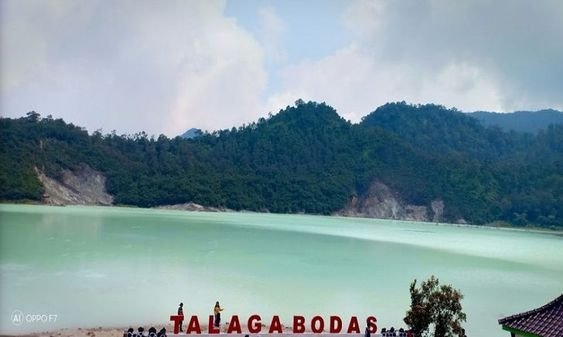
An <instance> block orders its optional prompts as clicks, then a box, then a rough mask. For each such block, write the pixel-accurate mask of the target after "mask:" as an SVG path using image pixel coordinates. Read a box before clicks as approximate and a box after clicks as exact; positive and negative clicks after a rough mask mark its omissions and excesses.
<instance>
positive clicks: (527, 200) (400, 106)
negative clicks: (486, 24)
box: [0, 102, 563, 228]
mask: <svg viewBox="0 0 563 337" xmlns="http://www.w3.org/2000/svg"><path fill="white" fill-rule="evenodd" d="M0 129H1V134H0V155H1V157H2V160H1V161H0V186H1V187H2V188H1V190H0V198H1V199H2V200H41V198H42V197H43V187H42V185H41V183H40V181H39V180H38V177H37V171H40V172H44V173H45V174H46V175H47V176H50V177H53V178H55V179H57V178H60V176H61V175H62V174H63V172H64V170H68V169H70V170H73V169H77V168H78V167H80V165H83V164H86V165H88V166H90V167H92V168H94V169H96V170H98V171H100V172H102V173H104V175H105V176H106V177H107V182H106V185H107V190H108V192H109V193H110V194H112V195H113V197H114V203H115V204H122V205H136V206H141V207H152V206H158V205H171V204H179V203H186V202H194V203H198V204H202V205H205V206H213V207H225V208H230V209H234V210H242V209H245V210H255V211H270V212H279V213H297V212H305V213H311V214H333V213H334V212H337V211H339V210H341V209H342V208H344V206H345V205H346V204H347V203H348V202H349V201H350V200H351V198H353V197H361V196H364V195H367V194H369V193H370V192H369V190H370V186H373V183H374V182H379V183H382V184H385V185H386V186H389V188H390V189H392V191H394V193H396V194H397V195H398V196H399V197H400V199H401V200H403V201H404V202H405V203H409V204H413V205H429V204H430V203H431V202H432V201H435V200H440V201H443V204H444V205H445V207H444V214H443V219H444V220H445V221H459V220H460V219H464V220H465V221H468V222H470V223H474V224H485V223H490V222H493V221H497V220H502V221H506V222H510V223H511V224H513V225H516V226H527V225H536V226H544V227H552V228H563V126H562V125H552V126H549V127H548V128H547V129H546V130H544V131H540V132H538V133H537V134H535V135H534V134H529V133H518V132H504V131H501V130H500V129H499V128H488V127H485V126H483V125H482V124H481V123H479V122H478V121H477V120H476V119H474V118H471V117H470V116H468V115H465V114H463V113H460V112H458V111H456V110H448V109H445V108H444V107H441V106H437V105H422V106H419V105H417V106H413V105H408V104H405V103H390V104H386V105H384V106H382V107H380V108H378V109H377V110H376V111H374V112H373V113H371V114H369V115H367V116H366V117H364V119H363V120H362V122H361V123H359V124H351V123H350V122H348V121H346V120H344V119H342V118H341V117H340V116H339V115H338V114H337V113H336V111H335V110H334V109H333V108H331V107H330V106H328V105H326V104H324V103H321V104H318V103H314V102H308V103H304V102H299V103H297V104H296V106H293V107H287V108H286V109H284V110H282V111H280V112H279V113H278V114H276V115H273V116H270V117H268V118H261V119H259V120H258V121H257V122H255V123H252V124H250V125H245V126H242V127H239V128H232V129H230V130H221V131H215V132H213V133H203V134H201V135H199V136H197V137H195V138H192V139H184V138H182V137H176V138H173V139H169V138H167V137H165V136H159V137H158V138H154V137H148V136H147V135H146V134H145V133H139V134H135V135H129V136H119V135H116V134H107V135H104V134H101V133H98V132H95V133H93V134H92V135H88V133H87V132H86V131H84V130H83V129H82V128H80V127H77V126H74V125H72V124H67V123H65V122H64V121H62V120H60V119H52V118H50V117H48V118H41V116H39V115H38V114H37V113H34V112H32V113H29V114H28V115H27V117H24V118H19V119H8V118H2V119H1V120H0ZM36 169H37V171H36Z"/></svg>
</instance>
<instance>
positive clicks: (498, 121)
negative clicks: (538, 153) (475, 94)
mask: <svg viewBox="0 0 563 337" xmlns="http://www.w3.org/2000/svg"><path fill="white" fill-rule="evenodd" d="M468 115H470V116H471V117H474V118H476V119H478V120H479V121H480V122H481V123H483V125H485V126H498V127H500V128H501V129H503V130H505V131H511V130H513V131H519V132H530V133H537V132H538V131H540V130H545V129H547V127H548V126H549V125H552V124H563V112H561V111H557V110H552V109H549V110H540V111H516V112H514V113H495V112H487V111H476V112H472V113H470V114H468Z"/></svg>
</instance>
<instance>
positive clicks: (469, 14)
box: [343, 0, 563, 110]
mask: <svg viewBox="0 0 563 337" xmlns="http://www.w3.org/2000/svg"><path fill="white" fill-rule="evenodd" d="M352 14H355V15H352ZM343 20H344V23H345V24H346V26H347V27H348V28H349V30H350V32H351V33H353V34H354V35H355V39H356V43H357V44H358V45H361V46H362V48H363V49H364V50H365V52H366V53H368V54H370V55H372V56H374V57H375V58H377V59H378V60H380V61H383V62H384V63H385V64H394V65H397V66H399V65H400V66H405V67H413V68H414V69H416V71H417V72H419V73H420V75H424V76H427V78H428V81H429V82H432V81H435V80H438V79H439V78H440V77H441V78H442V81H445V80H447V78H445V77H443V76H444V75H443V74H444V73H447V72H454V73H457V74H458V75H459V76H463V77H465V78H467V77H469V78H472V79H473V80H472V81H473V82H475V83H476V84H477V83H479V85H480V86H482V85H485V86H484V87H481V88H474V90H473V93H475V92H477V91H476V90H479V91H481V92H482V93H483V94H484V95H485V97H484V98H483V100H484V101H488V100H491V99H492V101H495V102H497V103H499V104H500V106H499V105H494V104H493V105H491V106H490V107H488V109H494V108H495V106H496V108H500V109H502V110H513V109H537V108H544V107H556V108H557V107H559V108H561V107H563V98H562V96H561V92H563V64H562V63H561V60H562V59H563V2H561V1H559V0H546V1H536V2H530V1H527V0H499V1H492V2H491V1H488V0H461V1H450V0H420V1H387V0H374V1H367V0H359V1H356V2H353V3H351V5H350V8H349V10H348V11H347V12H346V14H345V15H344V16H343ZM452 65H455V66H453V67H454V68H452ZM456 68H457V70H454V69H456ZM470 69H471V70H470ZM433 78H434V79H433ZM456 79H457V77H455V78H451V79H450V85H451V86H456V85H457V82H455V81H454V80H456ZM480 79H481V80H480ZM493 86H494V87H493ZM485 89H487V92H485ZM449 92H450V91H449V90H447V91H445V92H444V94H443V95H435V94H434V95H432V94H431V93H430V95H428V96H425V97H428V98H429V99H430V98H432V99H438V100H439V101H440V102H444V101H450V100H451V98H452V97H451V96H448V94H449ZM493 96H494V97H493ZM454 97H455V96H454ZM467 97H468V98H466V99H463V97H461V98H460V99H461V100H460V101H459V103H457V104H456V105H459V106H460V107H461V108H464V109H466V110H469V109H472V107H473V106H476V105H484V104H482V103H481V102H479V100H480V99H479V97H478V95H474V94H472V92H468V93H467ZM493 98H494V99H493ZM498 100H500V102H499V101H498ZM485 107H487V106H485Z"/></svg>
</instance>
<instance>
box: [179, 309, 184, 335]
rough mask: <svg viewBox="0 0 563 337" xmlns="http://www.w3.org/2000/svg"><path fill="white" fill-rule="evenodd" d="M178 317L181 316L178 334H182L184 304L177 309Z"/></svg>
mask: <svg viewBox="0 0 563 337" xmlns="http://www.w3.org/2000/svg"><path fill="white" fill-rule="evenodd" d="M178 316H182V320H181V321H180V332H182V323H184V303H180V307H179V308H178Z"/></svg>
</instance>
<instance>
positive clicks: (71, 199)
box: [35, 165, 113, 205]
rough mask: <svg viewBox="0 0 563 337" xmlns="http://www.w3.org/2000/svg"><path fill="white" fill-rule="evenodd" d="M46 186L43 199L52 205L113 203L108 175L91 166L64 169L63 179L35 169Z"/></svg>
mask: <svg viewBox="0 0 563 337" xmlns="http://www.w3.org/2000/svg"><path fill="white" fill-rule="evenodd" d="M35 171H36V172H37V176H38V177H39V181H41V183H42V184H43V187H44V188H45V194H44V197H43V201H44V202H45V203H47V204H51V205H111V204H112V203H113V197H112V196H111V195H110V194H108V193H107V191H106V177H105V176H104V175H103V174H102V173H100V172H98V171H96V170H94V169H92V168H91V167H89V166H88V165H81V166H80V167H78V168H77V169H75V170H73V171H71V170H64V171H63V174H62V178H61V179H53V178H50V177H47V176H46V175H45V174H44V173H43V172H41V171H40V170H39V169H37V168H36V169H35Z"/></svg>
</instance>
